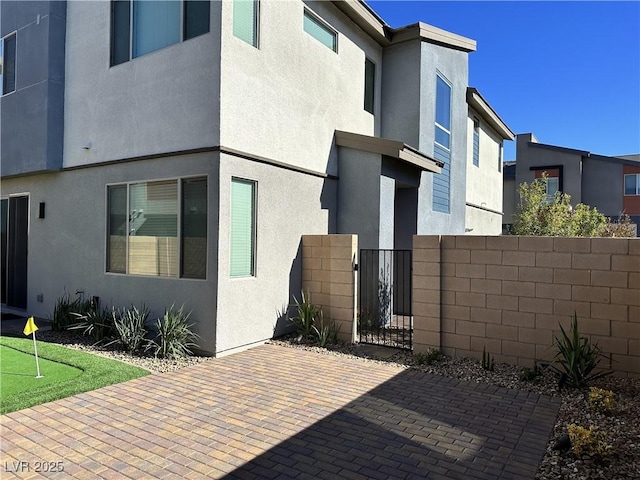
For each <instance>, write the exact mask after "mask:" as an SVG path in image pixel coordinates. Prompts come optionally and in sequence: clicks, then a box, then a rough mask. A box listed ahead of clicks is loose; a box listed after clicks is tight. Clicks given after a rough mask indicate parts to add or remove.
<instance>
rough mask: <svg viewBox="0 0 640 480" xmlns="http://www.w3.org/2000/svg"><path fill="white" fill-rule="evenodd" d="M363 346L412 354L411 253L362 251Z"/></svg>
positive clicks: (359, 318) (361, 324)
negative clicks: (383, 347) (388, 348)
mask: <svg viewBox="0 0 640 480" xmlns="http://www.w3.org/2000/svg"><path fill="white" fill-rule="evenodd" d="M358 270H359V284H360V286H359V291H358V298H359V313H358V332H359V334H360V342H362V343H373V344H376V345H385V346H388V347H396V348H406V349H409V350H411V348H412V345H411V336H412V333H413V318H412V316H411V290H412V285H411V250H360V261H359V265H358Z"/></svg>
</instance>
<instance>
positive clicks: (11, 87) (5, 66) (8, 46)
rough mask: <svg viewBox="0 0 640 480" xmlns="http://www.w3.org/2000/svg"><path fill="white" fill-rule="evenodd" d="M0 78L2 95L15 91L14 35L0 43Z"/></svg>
mask: <svg viewBox="0 0 640 480" xmlns="http://www.w3.org/2000/svg"><path fill="white" fill-rule="evenodd" d="M0 77H1V79H2V92H0V93H2V95H4V94H6V93H11V92H15V90H16V35H15V33H14V34H13V35H9V36H7V37H4V38H3V39H2V42H1V43H0Z"/></svg>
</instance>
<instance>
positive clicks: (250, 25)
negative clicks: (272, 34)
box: [233, 0, 260, 47]
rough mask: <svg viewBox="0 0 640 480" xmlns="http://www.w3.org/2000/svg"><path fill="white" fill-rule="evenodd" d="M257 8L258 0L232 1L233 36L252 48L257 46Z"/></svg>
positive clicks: (258, 5) (258, 10)
mask: <svg viewBox="0 0 640 480" xmlns="http://www.w3.org/2000/svg"><path fill="white" fill-rule="evenodd" d="M259 7H260V3H259V2H258V0H234V1H233V34H234V35H235V36H236V37H238V38H239V39H241V40H244V41H245V42H247V43H248V44H249V45H252V46H254V47H257V46H258V26H259V20H258V19H259V17H258V15H259V12H260V9H259Z"/></svg>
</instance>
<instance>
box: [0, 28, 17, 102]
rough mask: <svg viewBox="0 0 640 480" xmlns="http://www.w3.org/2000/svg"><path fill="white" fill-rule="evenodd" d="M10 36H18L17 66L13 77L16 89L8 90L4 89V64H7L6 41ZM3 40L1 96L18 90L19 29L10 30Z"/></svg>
mask: <svg viewBox="0 0 640 480" xmlns="http://www.w3.org/2000/svg"><path fill="white" fill-rule="evenodd" d="M9 37H16V55H15V56H16V67H15V76H14V79H13V83H14V89H13V90H11V91H10V92H6V93H5V91H4V70H5V68H4V66H5V63H6V62H5V60H4V57H5V54H4V41H5V40H6V39H7V38H9ZM0 40H1V41H2V52H1V53H2V82H1V83H0V97H4V96H6V95H11V94H12V93H16V92H17V91H18V31H17V30H14V31H13V32H10V33H8V34H6V35H5V36H4V37H2V38H1V39H0Z"/></svg>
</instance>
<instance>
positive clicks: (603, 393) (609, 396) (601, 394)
mask: <svg viewBox="0 0 640 480" xmlns="http://www.w3.org/2000/svg"><path fill="white" fill-rule="evenodd" d="M589 405H591V406H592V407H593V408H594V409H595V410H597V411H599V412H604V413H610V412H612V411H613V407H614V400H613V392H612V391H611V390H604V389H602V388H596V387H591V388H589Z"/></svg>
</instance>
